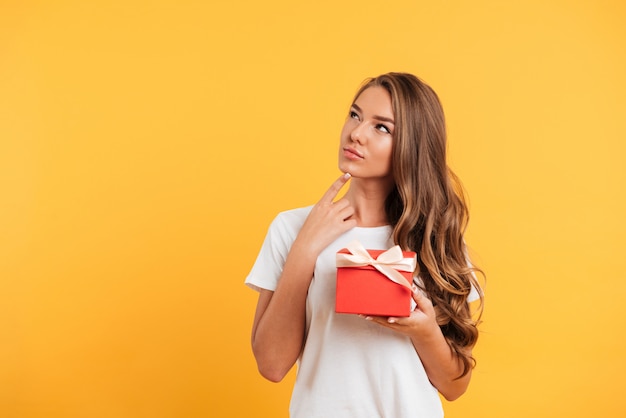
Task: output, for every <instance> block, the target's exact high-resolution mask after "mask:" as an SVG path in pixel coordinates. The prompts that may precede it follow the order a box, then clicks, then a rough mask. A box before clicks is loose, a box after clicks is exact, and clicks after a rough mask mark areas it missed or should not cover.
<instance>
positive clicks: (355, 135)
mask: <svg viewBox="0 0 626 418" xmlns="http://www.w3.org/2000/svg"><path fill="white" fill-rule="evenodd" d="M363 128H364V126H363V124H362V123H359V124H358V125H357V126H355V127H354V129H352V132H350V139H351V140H352V141H353V142H358V143H359V144H362V143H363V140H364V138H365V135H363Z"/></svg>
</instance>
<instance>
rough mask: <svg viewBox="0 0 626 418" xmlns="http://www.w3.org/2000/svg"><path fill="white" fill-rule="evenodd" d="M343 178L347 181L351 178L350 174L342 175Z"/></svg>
mask: <svg viewBox="0 0 626 418" xmlns="http://www.w3.org/2000/svg"><path fill="white" fill-rule="evenodd" d="M343 177H344V178H345V179H346V180H347V179H349V178H350V177H352V174H350V173H346V174H344V175H343Z"/></svg>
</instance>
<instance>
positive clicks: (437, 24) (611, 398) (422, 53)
mask: <svg viewBox="0 0 626 418" xmlns="http://www.w3.org/2000/svg"><path fill="white" fill-rule="evenodd" d="M625 21H626V6H625V3H624V2H623V1H620V0H614V1H609V0H589V1H572V0H567V1H566V0H563V1H545V0H531V1H524V2H504V1H497V0H491V1H488V0H478V1H471V2H470V1H467V2H465V1H408V0H405V1H396V2H390V3H384V2H380V1H369V0H367V1H353V0H348V1H327V0H323V1H317V2H296V1H291V0H289V1H288V0H271V1H268V2H259V1H252V0H245V1H233V2H226V1H224V2H217V1H214V2H210V1H209V2H206V1H180V2H176V1H160V2H155V1H147V0H144V1H130V2H129V1H120V0H115V1H97V2H96V1H92V2H88V1H54V2H34V1H18V0H15V1H1V2H0V416H2V417H4V418H31V417H46V418H55V417H64V418H75V417H76V418H79V417H81V418H82V417H121V418H125V417H129V418H130V417H133V418H134V417H150V418H160V417H244V416H253V417H285V416H287V413H286V410H287V404H288V400H289V396H290V391H291V385H292V382H293V378H294V374H293V373H291V374H290V375H289V377H288V378H287V379H286V380H285V381H284V382H282V383H280V384H278V385H276V384H272V383H269V382H266V381H264V380H263V379H262V378H261V377H260V376H259V375H258V373H257V371H256V366H255V363H254V360H253V357H252V354H251V350H250V348H249V330H250V325H251V321H252V315H253V311H254V307H255V303H256V293H255V292H253V291H251V290H249V289H247V288H246V287H245V286H244V285H243V280H244V277H245V275H246V274H247V272H248V270H249V269H250V267H251V265H252V263H253V261H254V259H255V257H256V253H257V251H258V249H259V247H260V245H261V242H262V240H263V237H264V235H265V232H266V228H267V226H268V225H269V223H270V221H271V220H272V218H273V217H274V216H275V214H276V213H277V212H279V211H281V210H285V209H289V208H293V207H298V206H303V205H307V204H310V203H313V202H315V201H316V200H317V199H318V197H319V196H320V195H321V194H322V193H323V192H324V191H325V190H326V188H327V186H328V185H329V184H330V182H331V181H332V180H333V179H334V178H335V177H336V176H337V175H338V171H337V168H336V148H337V141H338V135H339V131H340V128H341V125H342V123H343V119H344V117H345V114H346V111H347V106H348V105H349V103H350V100H351V98H352V94H353V93H354V91H355V90H356V88H357V86H358V85H359V83H360V82H361V81H362V80H363V79H364V78H365V77H367V76H371V75H376V74H379V73H382V72H386V71H409V72H413V73H416V74H418V75H419V76H421V77H422V78H423V79H424V80H426V81H427V82H428V83H429V84H431V85H432V86H433V87H434V88H435V90H436V91H437V92H438V93H439V94H440V97H441V99H442V102H443V104H444V107H445V109H446V112H447V121H448V127H449V139H450V147H449V149H450V163H451V166H452V167H453V168H454V169H455V170H456V172H457V173H458V174H459V176H460V177H461V179H462V180H463V181H464V184H465V187H466V189H467V190H468V193H469V195H470V205H471V213H472V219H471V223H470V228H469V230H468V233H467V241H468V242H469V243H470V245H471V246H472V247H473V250H474V253H475V255H476V259H477V261H478V262H479V263H480V265H481V266H482V267H483V268H484V269H485V271H486V272H487V276H488V279H487V280H488V285H487V305H486V311H485V315H484V324H483V326H482V337H481V339H480V341H479V346H478V348H477V349H476V356H477V358H478V367H477V369H476V370H475V373H474V377H473V381H472V383H471V385H470V388H469V390H468V392H467V393H466V395H465V396H464V397H463V398H461V399H460V400H458V401H456V402H454V403H445V409H446V412H447V416H449V417H481V418H483V417H494V418H502V417H509V418H510V417H528V416H532V417H589V416H597V417H617V416H624V415H626V402H625V401H624V396H623V388H624V384H623V382H624V377H625V376H626V361H625V360H624V353H626V334H625V329H626V299H625V296H626V294H625V293H626V261H625V257H624V255H623V252H624V250H625V249H626V245H625V244H626V242H625V241H626V239H625V238H626V222H625V219H624V218H625V214H626V196H625V193H624V191H625V190H624V183H625V180H626V169H625V167H626V164H624V160H625V157H626V153H625V151H626V146H625V145H624V144H625V142H626V122H625V120H626V81H625V79H624V75H625V74H626V58H625V57H626V26H625V25H624V22H625Z"/></svg>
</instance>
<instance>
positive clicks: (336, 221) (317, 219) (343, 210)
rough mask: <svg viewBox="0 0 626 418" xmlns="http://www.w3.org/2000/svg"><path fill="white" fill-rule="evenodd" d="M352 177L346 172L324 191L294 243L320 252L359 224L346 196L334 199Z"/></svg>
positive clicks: (317, 252)
mask: <svg viewBox="0 0 626 418" xmlns="http://www.w3.org/2000/svg"><path fill="white" fill-rule="evenodd" d="M349 179H350V174H348V173H346V174H344V175H342V176H341V177H339V178H338V179H337V180H335V182H334V183H333V184H332V185H331V186H330V188H329V189H328V190H327V191H326V193H324V196H322V198H321V199H320V201H319V202H317V204H315V206H313V209H311V212H310V213H309V216H308V217H307V219H306V221H305V222H304V225H302V228H301V229H300V232H299V233H298V237H297V238H296V241H295V242H294V245H298V246H300V245H304V246H308V248H309V250H310V251H311V252H312V253H313V254H316V255H317V254H319V253H321V252H322V250H323V249H324V248H326V247H327V246H328V245H330V244H331V243H332V242H333V241H335V240H336V239H337V238H339V236H340V235H341V234H343V233H344V232H346V231H348V230H350V229H352V228H354V227H355V226H356V225H357V222H356V219H354V218H353V217H352V216H353V215H354V208H353V207H352V205H351V204H350V202H349V201H348V200H347V199H346V198H341V199H339V200H337V201H333V200H334V199H335V198H336V197H337V194H338V193H339V191H340V190H341V188H342V187H343V186H344V185H345V184H346V183H347V182H348V180H349Z"/></svg>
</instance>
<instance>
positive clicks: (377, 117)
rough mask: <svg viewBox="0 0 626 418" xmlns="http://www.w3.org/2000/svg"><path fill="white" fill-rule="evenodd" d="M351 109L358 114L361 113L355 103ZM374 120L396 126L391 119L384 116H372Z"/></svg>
mask: <svg viewBox="0 0 626 418" xmlns="http://www.w3.org/2000/svg"><path fill="white" fill-rule="evenodd" d="M352 107H353V108H354V110H356V111H357V112H359V113H363V111H362V110H361V108H360V107H359V106H358V105H357V104H356V103H352ZM373 118H374V119H376V120H380V121H383V122H389V123H393V124H394V125H395V124H396V123H395V122H394V121H393V119H392V118H388V117H386V116H379V115H374V116H373Z"/></svg>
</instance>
